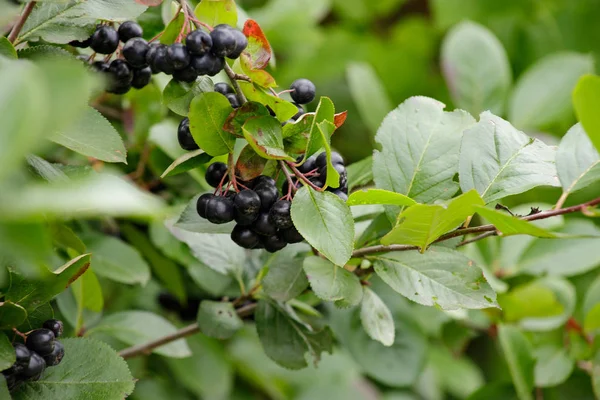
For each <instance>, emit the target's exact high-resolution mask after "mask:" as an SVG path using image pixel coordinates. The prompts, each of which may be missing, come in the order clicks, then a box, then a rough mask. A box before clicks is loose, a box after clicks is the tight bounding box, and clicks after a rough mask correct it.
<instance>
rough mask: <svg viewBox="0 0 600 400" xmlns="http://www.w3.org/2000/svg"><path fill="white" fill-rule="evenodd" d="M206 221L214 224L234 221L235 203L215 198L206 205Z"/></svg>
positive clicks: (223, 198) (222, 198)
mask: <svg viewBox="0 0 600 400" xmlns="http://www.w3.org/2000/svg"><path fill="white" fill-rule="evenodd" d="M206 219H208V220H209V221H210V222H212V223H213V224H226V223H227V222H231V221H233V201H231V200H230V199H227V198H225V197H218V196H215V197H213V198H212V199H210V200H209V201H208V204H207V205H206Z"/></svg>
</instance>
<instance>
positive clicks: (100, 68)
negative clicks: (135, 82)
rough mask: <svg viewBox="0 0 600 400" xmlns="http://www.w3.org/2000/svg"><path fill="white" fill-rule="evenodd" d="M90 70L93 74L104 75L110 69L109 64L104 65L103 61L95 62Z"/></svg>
mask: <svg viewBox="0 0 600 400" xmlns="http://www.w3.org/2000/svg"><path fill="white" fill-rule="evenodd" d="M90 68H91V69H92V71H94V72H98V73H105V72H108V70H109V69H110V64H109V63H106V62H104V61H95V62H94V63H93V64H92V65H91V66H90Z"/></svg>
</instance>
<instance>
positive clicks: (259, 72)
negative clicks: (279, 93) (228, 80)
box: [240, 53, 277, 88]
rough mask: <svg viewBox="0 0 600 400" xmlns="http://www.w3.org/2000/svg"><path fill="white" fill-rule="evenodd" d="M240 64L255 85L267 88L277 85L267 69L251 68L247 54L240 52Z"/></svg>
mask: <svg viewBox="0 0 600 400" xmlns="http://www.w3.org/2000/svg"><path fill="white" fill-rule="evenodd" d="M240 66H241V67H242V71H243V72H244V73H245V74H246V75H248V77H250V79H252V82H254V83H256V84H257V85H259V86H261V87H264V88H269V87H275V86H277V82H275V78H273V76H272V75H271V74H269V73H268V72H267V71H265V70H263V69H258V68H252V59H251V57H250V55H249V54H247V53H245V54H242V56H241V57H240Z"/></svg>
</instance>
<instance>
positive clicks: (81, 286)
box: [71, 269, 104, 312]
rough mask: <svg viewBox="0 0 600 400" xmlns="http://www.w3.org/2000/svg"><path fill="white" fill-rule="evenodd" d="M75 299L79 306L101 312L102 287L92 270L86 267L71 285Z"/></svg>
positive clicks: (102, 305)
mask: <svg viewBox="0 0 600 400" xmlns="http://www.w3.org/2000/svg"><path fill="white" fill-rule="evenodd" d="M71 289H72V290H73V294H74V295H75V301H77V304H78V306H79V307H80V308H82V309H83V308H86V309H88V310H90V311H94V312H102V309H103V308H104V297H102V287H101V286H100V282H98V278H97V277H96V274H94V271H92V270H91V269H88V270H87V271H85V273H84V274H83V275H82V276H81V277H80V278H79V279H77V280H76V281H75V282H73V284H72V285H71Z"/></svg>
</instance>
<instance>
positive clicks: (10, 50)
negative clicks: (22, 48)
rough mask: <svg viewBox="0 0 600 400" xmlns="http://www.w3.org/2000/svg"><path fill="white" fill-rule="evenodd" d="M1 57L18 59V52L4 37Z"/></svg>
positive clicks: (0, 50) (1, 43) (0, 52)
mask: <svg viewBox="0 0 600 400" xmlns="http://www.w3.org/2000/svg"><path fill="white" fill-rule="evenodd" d="M0 56H4V57H6V58H12V59H15V60H16V59H17V52H16V51H15V48H14V47H13V45H12V43H11V42H9V41H8V39H7V38H5V37H4V36H2V37H0Z"/></svg>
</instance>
